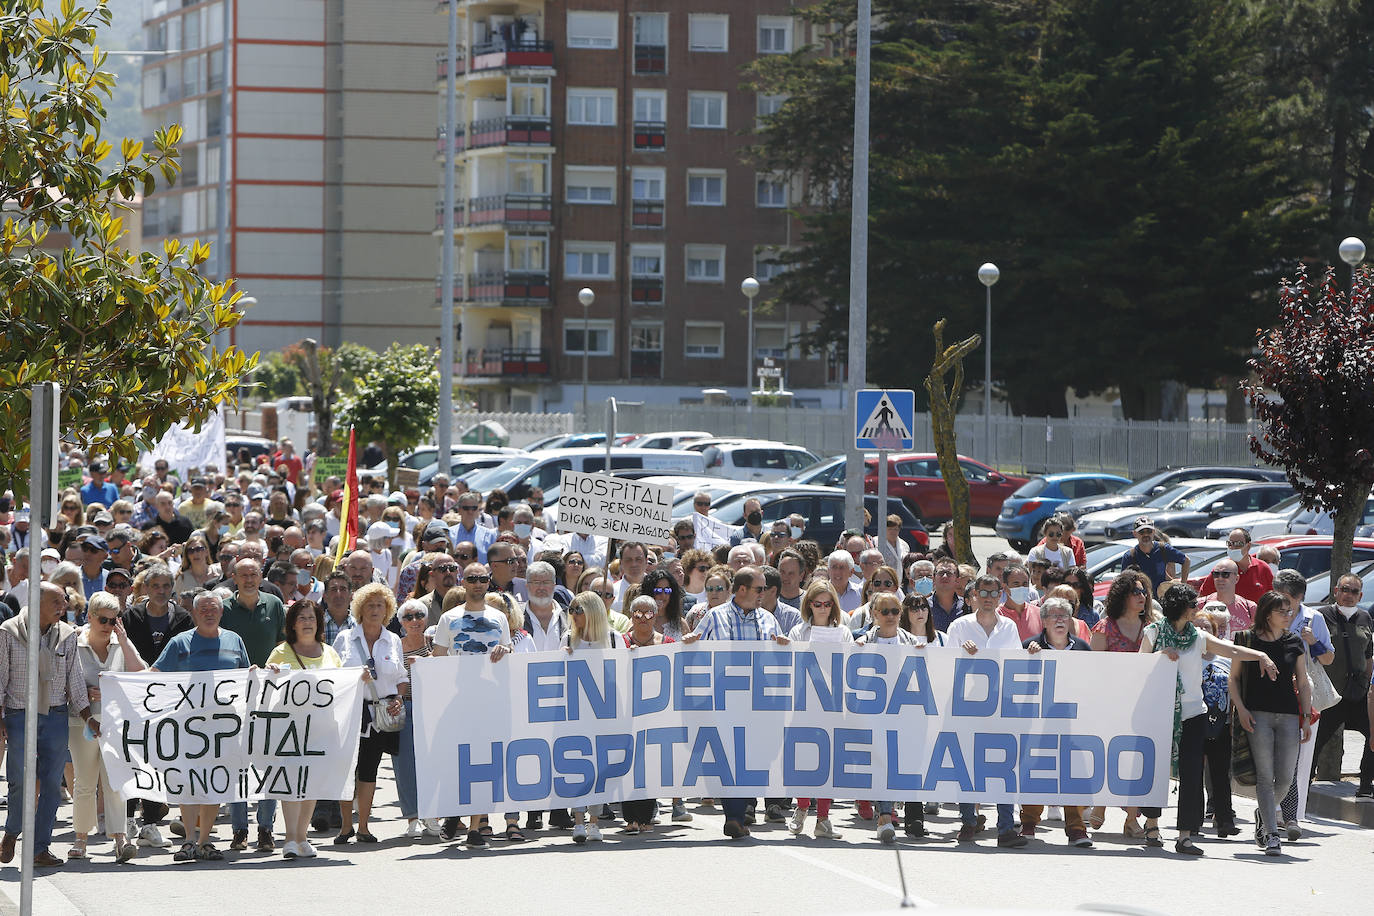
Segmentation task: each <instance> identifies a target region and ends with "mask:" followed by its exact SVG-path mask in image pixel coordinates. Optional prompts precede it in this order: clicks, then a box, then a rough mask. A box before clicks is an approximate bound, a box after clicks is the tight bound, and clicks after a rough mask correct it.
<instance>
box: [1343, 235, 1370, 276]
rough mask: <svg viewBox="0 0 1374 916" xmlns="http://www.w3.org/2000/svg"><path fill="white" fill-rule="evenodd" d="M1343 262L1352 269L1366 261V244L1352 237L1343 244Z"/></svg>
mask: <svg viewBox="0 0 1374 916" xmlns="http://www.w3.org/2000/svg"><path fill="white" fill-rule="evenodd" d="M1339 250H1340V253H1341V260H1342V261H1344V262H1345V263H1347V264H1349V265H1350V266H1351V267H1352V268H1353V267H1355V265H1357V264H1359V263H1360V262H1361V261H1363V260H1364V242H1362V241H1360V240H1359V239H1357V238H1355V236H1353V235H1352V236H1350V237H1349V238H1347V239H1345V240H1344V241H1342V242H1341V247H1340V249H1339Z"/></svg>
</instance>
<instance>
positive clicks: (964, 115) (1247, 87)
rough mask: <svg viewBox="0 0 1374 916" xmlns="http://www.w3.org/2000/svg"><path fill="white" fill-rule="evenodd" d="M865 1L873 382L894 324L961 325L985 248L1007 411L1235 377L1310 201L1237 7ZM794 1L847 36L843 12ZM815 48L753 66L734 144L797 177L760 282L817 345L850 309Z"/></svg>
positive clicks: (900, 340)
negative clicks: (774, 102) (785, 221)
mask: <svg viewBox="0 0 1374 916" xmlns="http://www.w3.org/2000/svg"><path fill="white" fill-rule="evenodd" d="M875 5H876V7H877V9H875V22H877V23H879V25H878V26H877V27H876V30H875V38H874V41H875V45H874V51H873V74H874V77H873V93H872V111H873V115H872V123H873V128H872V131H871V135H872V152H871V157H872V164H871V169H872V171H871V190H870V197H871V201H872V203H871V209H870V220H871V227H870V254H869V264H870V278H869V301H868V308H869V327H870V339H869V350H868V353H869V356H868V360H869V374H870V380H871V381H873V382H875V383H878V384H884V385H893V386H901V387H913V388H914V387H918V386H916V385H914V384H912V382H913V380H914V379H916V378H920V377H921V376H922V375H923V374H924V373H925V372H926V371H928V369H929V363H928V362H927V357H925V356H924V354H923V353H919V352H918V355H917V358H916V359H915V360H913V359H912V350H911V348H910V337H909V333H908V329H909V328H910V327H912V326H917V325H921V324H922V323H933V322H934V321H935V320H936V319H937V318H939V317H943V316H948V319H949V325H950V330H951V332H952V333H953V334H954V335H956V336H958V337H964V336H967V334H969V333H971V332H974V331H978V330H981V328H982V326H983V301H982V300H983V297H982V295H981V292H982V290H981V288H980V287H979V286H978V284H977V282H976V280H975V272H976V270H977V266H978V264H979V263H981V262H982V261H985V260H993V261H996V262H997V264H998V266H999V267H1001V269H1002V282H1001V283H999V284H998V287H997V289H996V291H995V294H994V296H993V300H994V330H993V345H994V351H993V368H994V372H995V373H996V376H997V378H996V380H995V381H997V382H1000V383H1001V384H1002V385H1003V386H1004V388H1005V391H1006V394H1007V396H1008V397H1009V398H1010V400H1011V403H1012V406H1013V409H1014V410H1015V411H1017V412H1018V413H1026V414H1048V415H1054V416H1062V415H1064V414H1065V413H1066V412H1067V411H1066V407H1067V405H1066V402H1065V398H1064V392H1065V390H1066V388H1067V387H1073V388H1074V389H1076V390H1077V391H1078V392H1079V393H1080V394H1089V393H1098V392H1102V391H1105V390H1106V389H1108V388H1111V387H1115V388H1118V389H1119V390H1120V391H1121V394H1122V400H1123V408H1124V411H1125V413H1126V415H1127V416H1128V417H1157V416H1159V415H1160V411H1161V408H1162V406H1163V405H1162V403H1161V399H1160V395H1159V392H1160V387H1161V384H1162V383H1163V382H1166V381H1171V380H1172V381H1179V382H1183V383H1185V384H1211V383H1213V382H1214V381H1215V379H1216V378H1217V377H1218V376H1220V375H1226V374H1229V375H1238V374H1240V372H1241V370H1242V368H1243V363H1244V356H1245V353H1246V350H1247V347H1248V345H1249V339H1248V334H1249V329H1250V328H1251V327H1252V326H1253V325H1254V323H1255V316H1254V313H1255V311H1256V310H1257V309H1258V308H1260V307H1261V306H1260V300H1259V299H1258V296H1259V294H1260V291H1262V290H1263V289H1264V288H1265V286H1266V285H1267V284H1270V283H1271V282H1272V280H1273V278H1274V276H1275V272H1276V271H1277V270H1278V266H1279V264H1280V263H1281V257H1280V255H1281V253H1282V252H1284V251H1286V250H1290V248H1291V246H1292V241H1293V239H1294V238H1299V237H1301V236H1302V233H1303V232H1304V231H1305V229H1304V225H1305V223H1304V220H1305V219H1307V218H1309V217H1310V214H1309V213H1308V212H1307V211H1306V210H1304V209H1303V208H1302V207H1296V206H1294V205H1293V203H1292V202H1293V200H1294V199H1295V198H1296V196H1297V195H1296V193H1295V191H1296V189H1297V188H1298V187H1299V186H1300V183H1299V180H1298V177H1299V176H1297V175H1296V173H1294V172H1293V170H1292V169H1290V168H1288V166H1289V165H1290V164H1291V154H1290V153H1289V148H1288V145H1286V144H1285V140H1286V139H1289V138H1286V137H1285V136H1284V135H1282V133H1281V132H1280V131H1279V130H1278V129H1277V128H1276V127H1275V126H1274V125H1273V123H1272V121H1271V120H1270V119H1269V117H1268V115H1269V111H1268V109H1267V108H1266V99H1265V97H1264V95H1263V93H1262V92H1260V91H1258V90H1259V89H1261V88H1262V81H1261V79H1260V75H1259V74H1260V69H1261V54H1262V51H1263V48H1262V47H1261V45H1260V43H1259V41H1258V34H1257V28H1256V25H1255V23H1254V22H1253V21H1251V20H1249V19H1247V18H1246V17H1245V16H1243V15H1242V12H1243V11H1242V10H1241V8H1240V7H1239V5H1238V4H1236V3H1223V4H1216V3H1213V2H1206V0H1113V2H1107V0H1006V2H1001V3H996V4H992V3H977V4H975V3H967V2H959V0H947V2H922V0H886V2H879V3H877V4H875ZM802 15H803V16H804V17H806V18H808V19H811V20H812V21H813V22H816V23H818V24H819V23H824V22H827V21H834V22H839V23H841V24H842V26H843V28H844V29H846V30H849V31H852V22H853V3H852V2H841V0H830V2H824V3H821V4H818V5H816V6H814V7H810V8H807V9H806V10H804V11H802ZM849 41H850V39H849V38H847V37H846V38H845V39H844V40H843V41H842V42H840V45H841V46H840V47H837V48H834V49H831V50H836V51H843V50H844V48H845V47H846V46H847V44H848V43H849ZM812 50H814V49H803V50H800V51H799V52H797V53H796V54H793V55H789V56H786V57H771V56H770V57H768V58H765V59H764V60H762V61H760V62H759V63H758V64H757V65H756V66H755V67H754V69H753V80H754V83H755V85H756V86H757V87H758V88H759V89H760V91H767V92H774V93H784V94H787V95H788V96H789V99H788V101H787V103H786V104H785V105H784V106H783V107H782V109H781V110H780V111H779V112H778V114H777V115H775V116H773V117H772V118H770V119H769V121H768V122H767V124H766V125H765V127H766V130H765V132H764V140H763V142H762V144H761V145H760V146H759V147H758V148H757V149H756V150H755V151H754V154H755V158H756V161H757V162H758V163H759V164H760V165H761V166H762V167H765V168H769V169H772V170H777V171H781V172H784V173H789V174H793V175H801V176H804V177H805V179H806V182H807V185H808V187H809V188H810V189H811V196H810V197H809V199H808V200H807V201H806V206H805V207H804V209H803V219H804V221H805V227H806V228H805V231H804V235H803V239H802V246H801V248H800V249H798V250H797V251H795V252H794V253H793V254H792V255H791V256H790V257H789V258H787V259H786V260H787V261H788V262H789V263H790V265H791V266H792V268H793V269H792V270H791V271H790V272H789V273H787V274H785V275H784V276H783V277H782V278H780V279H779V281H777V286H778V288H779V290H778V291H779V296H778V301H790V302H792V303H794V304H804V303H814V302H816V301H817V300H819V302H820V304H821V306H822V307H823V310H824V311H823V314H824V317H823V320H822V322H821V324H820V327H819V328H818V330H817V332H816V334H815V335H813V338H812V342H813V343H817V344H819V343H822V342H828V341H834V340H837V339H839V340H842V339H844V337H845V336H846V328H847V322H848V305H847V302H848V270H849V268H848V264H849V169H850V162H851V133H850V124H851V123H852V115H851V112H852V111H853V102H852V99H853V66H852V62H851V60H850V57H849V55H848V54H847V53H832V54H819V55H818V54H815V53H812ZM1204 341H1205V345H1199V344H1200V342H1204Z"/></svg>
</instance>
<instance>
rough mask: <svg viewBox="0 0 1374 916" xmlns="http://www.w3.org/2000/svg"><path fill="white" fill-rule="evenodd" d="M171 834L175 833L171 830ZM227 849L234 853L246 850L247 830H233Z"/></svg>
mask: <svg viewBox="0 0 1374 916" xmlns="http://www.w3.org/2000/svg"><path fill="white" fill-rule="evenodd" d="M172 832H173V833H175V832H176V831H175V830H173V831H172ZM229 848H230V849H232V850H234V851H236V852H242V851H243V850H245V849H247V848H248V831H247V830H235V831H234V838H233V839H232V840H230V841H229Z"/></svg>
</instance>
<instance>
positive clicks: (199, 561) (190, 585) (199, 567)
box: [172, 531, 220, 595]
mask: <svg viewBox="0 0 1374 916" xmlns="http://www.w3.org/2000/svg"><path fill="white" fill-rule="evenodd" d="M219 577H220V574H219V569H218V568H217V567H214V566H211V565H210V544H209V542H207V541H206V540H205V535H204V534H203V533H202V532H199V531H197V532H195V533H194V534H192V535H191V536H190V537H189V538H187V539H186V544H185V546H184V547H182V564H181V572H179V573H177V577H176V580H175V581H173V582H172V594H174V595H180V594H183V593H186V592H197V591H200V590H201V589H202V588H206V587H207V586H208V585H209V584H210V583H212V582H214V581H215V580H217V579H218V578H219Z"/></svg>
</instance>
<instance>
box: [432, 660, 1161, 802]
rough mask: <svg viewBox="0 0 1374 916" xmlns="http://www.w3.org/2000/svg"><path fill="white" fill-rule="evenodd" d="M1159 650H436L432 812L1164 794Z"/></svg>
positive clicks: (1153, 798) (1152, 797)
mask: <svg viewBox="0 0 1374 916" xmlns="http://www.w3.org/2000/svg"><path fill="white" fill-rule="evenodd" d="M1176 673H1177V666H1176V664H1175V663H1173V662H1170V661H1168V660H1167V659H1166V658H1164V657H1163V656H1160V655H1121V654H1116V653H1112V654H1108V653H1105V652H1104V653H1089V652H1062V653H1061V652H1052V651H1051V652H1044V653H1041V654H1039V655H1036V656H1030V655H1028V654H1027V653H1025V652H1023V651H1003V652H980V653H978V654H977V655H976V656H970V655H967V654H966V653H964V652H963V651H962V650H958V649H934V648H928V649H919V650H914V651H913V650H909V649H906V648H905V647H901V646H871V647H865V648H862V649H860V648H855V647H841V646H833V647H832V646H828V645H820V644H814V645H812V644H802V643H798V644H795V645H794V646H788V647H780V646H776V645H771V644H768V643H738V642H698V643H694V644H692V645H683V644H681V643H678V644H670V645H664V646H656V647H652V648H647V649H636V650H635V651H633V652H627V651H615V650H598V651H580V650H579V651H578V652H577V653H576V654H574V655H568V654H567V653H565V652H562V651H555V652H542V653H520V654H515V655H511V656H508V657H506V658H503V659H502V660H501V661H499V662H497V663H495V664H493V663H492V662H491V661H489V660H488V659H486V658H485V657H479V658H465V657H447V658H436V659H421V660H419V661H417V662H416V664H415V666H414V668H413V669H412V676H413V679H414V683H415V696H416V704H415V709H414V712H415V743H416V748H415V751H416V758H417V760H416V769H417V774H418V779H417V782H418V785H419V790H420V799H419V802H420V815H421V816H422V817H440V816H445V815H459V814H477V813H481V812H487V811H510V810H516V809H519V810H522V811H523V810H540V809H548V808H565V807H568V806H569V805H573V804H578V805H581V804H600V803H602V802H608V801H618V800H625V799H636V798H666V797H673V796H695V795H702V796H709V797H715V798H721V797H725V798H729V797H741V796H744V797H748V796H783V795H795V796H803V797H819V798H826V797H832V798H851V799H853V798H857V799H869V800H884V801H887V800H891V801H903V800H917V799H921V800H931V801H936V800H938V801H946V802H947V801H982V802H1010V801H1019V802H1026V803H1032V804H1034V803H1042V804H1071V805H1081V804H1089V803H1096V804H1108V805H1121V806H1126V805H1164V804H1167V799H1168V791H1169V757H1170V744H1171V740H1172V733H1173V715H1174V686H1175V677H1176Z"/></svg>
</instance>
